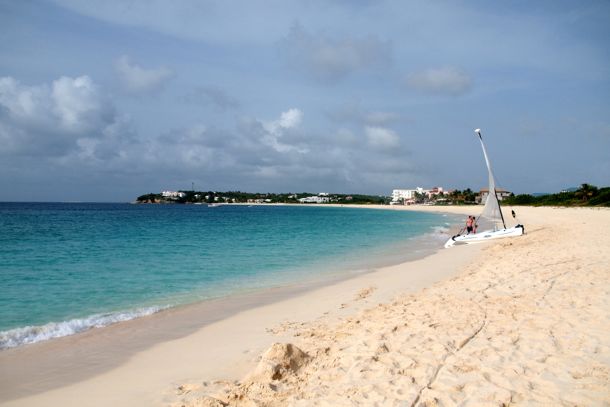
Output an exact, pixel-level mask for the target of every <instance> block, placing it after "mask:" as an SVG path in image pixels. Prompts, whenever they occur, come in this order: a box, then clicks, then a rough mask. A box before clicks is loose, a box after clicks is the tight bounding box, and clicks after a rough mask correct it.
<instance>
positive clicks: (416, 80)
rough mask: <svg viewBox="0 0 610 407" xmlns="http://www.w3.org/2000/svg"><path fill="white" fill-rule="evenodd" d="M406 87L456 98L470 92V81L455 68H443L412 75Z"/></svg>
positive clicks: (408, 78)
mask: <svg viewBox="0 0 610 407" xmlns="http://www.w3.org/2000/svg"><path fill="white" fill-rule="evenodd" d="M407 85H408V86H409V87H411V88H413V89H416V90H419V91H422V92H427V93H436V94H448V95H454V96H457V95H462V94H464V93H466V92H467V91H469V90H470V88H471V87H472V79H471V78H470V76H468V75H467V74H466V73H465V72H462V71H461V70H459V69H457V68H453V67H444V68H438V69H427V70H425V71H421V72H415V73H412V74H410V75H409V76H408V77H407Z"/></svg>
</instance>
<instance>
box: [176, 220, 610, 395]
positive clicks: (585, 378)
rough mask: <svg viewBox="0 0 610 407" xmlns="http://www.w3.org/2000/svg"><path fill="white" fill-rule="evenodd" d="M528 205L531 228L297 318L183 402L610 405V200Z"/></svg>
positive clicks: (187, 387) (195, 387) (188, 391)
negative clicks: (419, 283)
mask: <svg viewBox="0 0 610 407" xmlns="http://www.w3.org/2000/svg"><path fill="white" fill-rule="evenodd" d="M517 211H518V213H519V214H520V217H521V218H522V219H523V220H524V221H525V223H526V224H527V225H530V226H529V228H528V229H527V235H525V236H523V237H519V238H513V239H507V240H503V241H499V242H497V243H493V244H490V245H487V246H485V247H483V249H482V251H481V252H480V253H479V254H478V255H477V257H476V259H473V261H472V262H471V263H469V264H468V265H466V266H462V270H461V273H460V274H459V275H457V276H455V277H453V278H451V279H448V280H445V281H442V282H439V283H436V284H434V285H432V286H431V287H429V288H427V289H424V290H421V291H419V292H417V293H413V294H404V295H398V296H396V297H395V298H394V299H393V300H392V301H390V302H387V303H382V304H378V305H376V306H372V307H369V308H367V309H365V310H363V311H361V312H359V313H357V314H355V315H352V316H349V317H347V318H345V319H344V320H342V321H340V322H339V323H337V324H334V325H330V326H329V324H327V323H326V321H324V320H322V321H315V322H312V323H307V324H297V325H296V326H293V327H291V331H292V335H293V338H292V339H291V340H290V344H289V345H287V344H286V343H285V342H284V343H278V344H275V345H273V346H272V347H271V348H270V349H269V350H268V351H267V352H266V353H265V354H263V356H262V358H261V361H260V362H259V365H258V366H257V367H256V369H254V370H253V371H252V372H251V373H250V374H249V375H247V376H246V377H245V378H244V379H243V380H242V381H240V382H239V383H236V384H231V385H226V384H222V383H216V384H214V383H206V382H204V383H201V382H199V383H185V384H184V387H182V388H181V390H180V389H179V390H178V392H180V391H182V392H184V393H185V394H184V395H182V396H180V397H179V401H178V402H177V403H176V405H183V404H184V405H187V406H197V405H237V406H240V405H244V406H245V405H265V406H283V405H297V406H306V405H307V406H309V405H328V406H330V405H379V406H394V405H396V406H398V405H400V406H404V405H410V406H413V405H587V406H590V405H607V403H610V381H609V380H610V377H609V373H610V251H609V250H608V248H609V247H610V232H609V231H610V211H608V210H594V209H551V208H519V209H518V210H517ZM450 250H461V248H453V249H450ZM216 403H218V404H216Z"/></svg>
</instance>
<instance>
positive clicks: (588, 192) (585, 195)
mask: <svg viewBox="0 0 610 407" xmlns="http://www.w3.org/2000/svg"><path fill="white" fill-rule="evenodd" d="M596 193H597V187H596V186H595V185H590V184H586V183H585V184H581V185H580V188H579V189H578V191H576V196H579V197H581V199H582V201H583V202H587V201H588V200H589V198H590V197H592V196H594V195H595V194H596Z"/></svg>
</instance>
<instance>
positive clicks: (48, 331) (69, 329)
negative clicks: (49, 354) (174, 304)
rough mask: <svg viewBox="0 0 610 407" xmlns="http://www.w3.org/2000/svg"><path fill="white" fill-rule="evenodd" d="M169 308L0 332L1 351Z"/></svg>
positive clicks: (123, 312)
mask: <svg viewBox="0 0 610 407" xmlns="http://www.w3.org/2000/svg"><path fill="white" fill-rule="evenodd" d="M167 308H169V306H164V307H161V306H153V307H143V308H136V309H133V310H129V311H118V312H110V313H102V314H94V315H90V316H88V317H85V318H75V319H71V320H69V321H62V322H49V323H47V324H44V325H37V326H25V327H20V328H14V329H9V330H7V331H2V332H0V350H5V349H10V348H16V347H19V346H23V345H29V344H33V343H36V342H42V341H46V340H49V339H54V338H61V337H64V336H70V335H74V334H77V333H81V332H85V331H88V330H90V329H93V328H102V327H105V326H109V325H113V324H116V323H118V322H124V321H129V320H132V319H136V318H140V317H145V316H148V315H152V314H155V313H157V312H159V311H162V310H164V309H167Z"/></svg>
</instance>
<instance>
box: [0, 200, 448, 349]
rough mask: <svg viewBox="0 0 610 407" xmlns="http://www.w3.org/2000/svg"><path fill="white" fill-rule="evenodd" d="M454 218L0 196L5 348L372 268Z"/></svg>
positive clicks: (0, 321) (0, 319)
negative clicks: (1, 199) (40, 200)
mask: <svg viewBox="0 0 610 407" xmlns="http://www.w3.org/2000/svg"><path fill="white" fill-rule="evenodd" d="M446 221H447V218H444V217H442V216H441V215H438V214H429V213H417V212H407V211H382V210H374V209H361V208H330V207H307V206H251V207H248V206H219V207H214V208H210V207H207V206H199V205H131V204H65V203H29V204H28V203H0V286H1V287H2V289H1V290H0V349H1V348H7V347H13V346H18V345H21V344H24V343H31V342H36V341H39V340H45V339H49V338H52V337H58V336H64V335H69V334H72V333H75V332H79V331H82V330H86V329H89V328H91V327H96V326H104V325H108V324H110V323H113V322H117V321H122V320H126V319H131V318H134V317H137V316H141V315H146V314H150V313H153V312H156V311H158V310H159V309H162V308H165V307H169V306H175V305H178V304H185V303H189V302H194V301H198V300H202V299H206V298H214V297H219V296H224V295H229V294H232V293H236V292H240V291H244V290H251V289H256V288H262V287H269V286H271V285H277V284H280V285H281V284H287V283H290V282H295V281H302V280H305V279H308V278H312V277H316V276H317V277H320V276H322V275H324V274H329V273H337V272H338V271H340V270H348V269H356V268H366V267H370V266H371V264H372V263H371V262H373V259H377V260H380V259H383V258H385V257H386V256H387V255H389V254H390V253H396V250H397V248H398V247H400V251H408V247H409V245H411V246H412V247H415V244H414V243H413V240H412V239H413V238H415V237H417V236H421V235H423V234H433V233H438V230H439V227H443V226H446V225H447V223H446ZM442 240H443V239H442V238H441V239H438V242H436V241H435V242H434V243H433V245H437V246H438V247H440V246H441V245H442Z"/></svg>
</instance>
